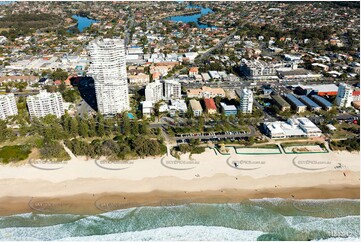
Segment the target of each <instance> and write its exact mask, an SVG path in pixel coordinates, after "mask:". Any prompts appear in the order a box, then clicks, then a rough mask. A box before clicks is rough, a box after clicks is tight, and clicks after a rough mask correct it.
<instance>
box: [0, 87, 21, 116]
mask: <svg viewBox="0 0 361 242" xmlns="http://www.w3.org/2000/svg"><path fill="white" fill-rule="evenodd" d="M17 114H18V108H17V106H16V101H15V96H14V93H9V94H6V95H0V119H6V118H7V117H10V116H13V115H17Z"/></svg>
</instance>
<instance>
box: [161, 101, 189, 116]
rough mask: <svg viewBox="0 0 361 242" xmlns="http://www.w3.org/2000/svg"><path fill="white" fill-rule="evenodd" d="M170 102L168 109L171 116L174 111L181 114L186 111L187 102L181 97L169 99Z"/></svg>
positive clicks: (173, 114)
mask: <svg viewBox="0 0 361 242" xmlns="http://www.w3.org/2000/svg"><path fill="white" fill-rule="evenodd" d="M170 102H171V105H169V107H168V110H169V114H170V115H171V116H175V115H176V112H179V114H181V115H182V114H185V113H186V112H187V111H188V107H187V104H186V102H185V101H184V100H183V99H177V100H171V101H170ZM159 112H160V110H159Z"/></svg>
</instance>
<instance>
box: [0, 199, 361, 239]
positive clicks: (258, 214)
mask: <svg viewBox="0 0 361 242" xmlns="http://www.w3.org/2000/svg"><path fill="white" fill-rule="evenodd" d="M359 215H360V201H359V200H354V199H329V200H290V199H253V200H247V201H243V202H241V203H233V202H232V201H230V202H229V203H225V204H203V203H189V204H184V205H177V206H162V207H160V206H158V207H139V208H129V209H122V210H117V211H110V212H106V213H102V214H98V215H72V214H38V213H26V214H18V215H12V216H3V217H0V240H65V241H66V240H94V241H99V240H345V241H346V240H347V241H349V240H355V241H356V240H358V238H359V237H360V231H359V228H360V216H359Z"/></svg>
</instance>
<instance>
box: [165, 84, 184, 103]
mask: <svg viewBox="0 0 361 242" xmlns="http://www.w3.org/2000/svg"><path fill="white" fill-rule="evenodd" d="M181 92H182V87H181V84H180V83H179V82H177V81H175V80H165V81H164V97H165V99H167V100H169V99H179V98H181V97H182V94H181Z"/></svg>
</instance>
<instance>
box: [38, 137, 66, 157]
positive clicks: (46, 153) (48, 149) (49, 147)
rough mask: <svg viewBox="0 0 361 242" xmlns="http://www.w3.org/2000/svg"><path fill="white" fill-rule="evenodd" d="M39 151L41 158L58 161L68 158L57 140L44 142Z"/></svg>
mask: <svg viewBox="0 0 361 242" xmlns="http://www.w3.org/2000/svg"><path fill="white" fill-rule="evenodd" d="M39 151H40V155H41V158H42V159H47V160H58V161H63V160H69V159H70V157H69V155H68V153H66V151H65V149H64V147H63V146H62V145H61V144H60V143H59V142H58V141H49V142H44V145H43V147H42V148H40V150H39Z"/></svg>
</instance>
